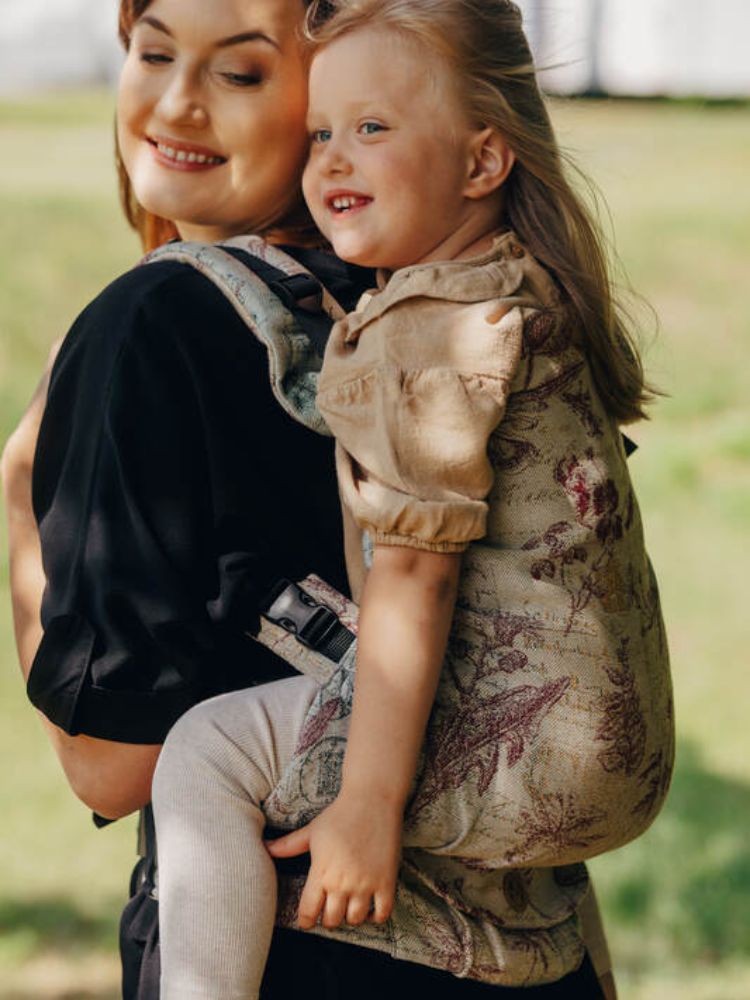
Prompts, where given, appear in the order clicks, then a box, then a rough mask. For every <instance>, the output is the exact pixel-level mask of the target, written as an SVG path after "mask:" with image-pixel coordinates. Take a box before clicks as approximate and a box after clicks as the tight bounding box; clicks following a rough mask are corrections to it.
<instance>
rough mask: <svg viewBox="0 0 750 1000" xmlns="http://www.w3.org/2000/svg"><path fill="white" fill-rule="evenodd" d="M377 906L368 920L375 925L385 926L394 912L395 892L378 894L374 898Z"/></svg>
mask: <svg viewBox="0 0 750 1000" xmlns="http://www.w3.org/2000/svg"><path fill="white" fill-rule="evenodd" d="M374 901H375V905H374V906H373V908H372V913H371V914H370V916H369V917H368V918H367V919H368V920H369V921H370V922H371V923H373V924H384V923H385V922H386V920H388V918H389V917H390V915H391V913H392V912H393V901H394V894H393V892H376V893H375V897H374Z"/></svg>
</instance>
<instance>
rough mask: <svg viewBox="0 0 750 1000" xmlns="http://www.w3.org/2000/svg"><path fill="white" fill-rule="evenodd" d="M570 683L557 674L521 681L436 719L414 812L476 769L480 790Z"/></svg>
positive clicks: (515, 755)
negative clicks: (548, 678)
mask: <svg viewBox="0 0 750 1000" xmlns="http://www.w3.org/2000/svg"><path fill="white" fill-rule="evenodd" d="M569 685H570V678H569V677H561V678H559V679H558V680H555V681H550V682H549V683H547V684H542V685H540V686H539V687H536V686H534V685H532V684H524V685H521V686H520V687H516V688H512V689H511V690H509V691H506V692H504V693H503V694H497V695H492V696H491V697H489V698H481V699H476V700H473V699H466V701H464V703H463V704H462V705H461V706H459V707H457V708H456V709H455V710H454V711H453V712H452V714H451V715H449V716H448V717H447V718H446V719H445V720H438V721H436V723H435V725H434V726H433V727H432V729H431V730H430V731H429V734H428V740H427V744H426V748H425V749H426V753H425V756H426V766H425V772H424V775H423V778H422V782H421V785H420V788H419V791H418V793H417V796H416V797H415V799H414V801H413V803H412V807H411V811H412V814H413V815H416V814H417V813H418V812H420V811H421V810H422V809H424V808H426V807H427V806H428V805H430V804H431V803H432V802H434V801H435V800H436V799H437V798H438V797H439V796H440V794H441V793H443V792H445V791H447V790H448V789H456V788H459V787H460V786H461V785H462V784H463V783H464V782H465V781H466V780H467V779H468V777H469V775H470V774H471V773H472V772H473V771H476V772H477V775H478V781H477V793H478V794H479V795H483V794H484V793H485V792H486V791H487V789H488V788H489V786H490V784H491V783H492V779H493V778H494V777H495V774H496V773H497V770H498V767H499V766H500V753H501V749H502V748H503V747H504V748H505V752H506V765H507V767H509V768H510V767H513V766H514V764H517V763H518V761H519V760H520V759H521V757H522V756H523V753H524V751H525V749H526V744H527V742H529V741H531V740H532V739H533V738H534V737H535V736H536V733H537V731H538V729H539V725H540V723H541V721H542V720H543V719H544V717H545V716H546V715H547V713H548V712H549V711H550V709H551V708H552V706H553V705H554V704H555V703H556V702H558V701H559V700H560V698H562V696H563V694H564V693H565V691H566V690H567V689H568V687H569Z"/></svg>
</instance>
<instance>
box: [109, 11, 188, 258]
mask: <svg viewBox="0 0 750 1000" xmlns="http://www.w3.org/2000/svg"><path fill="white" fill-rule="evenodd" d="M150 3H151V0H120V15H119V25H118V30H119V35H120V41H121V42H122V44H123V46H124V48H125V51H126V52H127V50H128V49H129V48H130V36H131V34H132V33H133V26H134V24H135V22H136V21H137V20H138V18H139V17H140V16H141V15H142V14H143V13H144V12H145V10H146V8H147V7H148V6H149V4H150ZM115 164H116V166H117V179H118V183H119V188H120V203H121V204H122V210H123V212H124V213H125V218H126V219H127V220H128V222H129V223H130V225H131V226H132V227H133V229H135V231H136V232H137V233H138V235H139V236H140V238H141V243H142V244H143V249H144V250H146V251H148V250H153V249H154V248H155V247H158V246H161V244H162V243H166V242H167V241H168V240H172V239H174V238H175V237H176V236H177V229H176V228H175V225H174V223H173V222H170V221H169V220H168V219H162V218H161V216H158V215H154V214H153V213H151V212H147V211H146V209H145V208H144V207H143V206H142V205H141V204H140V203H139V201H138V199H137V198H136V196H135V194H134V193H133V185H132V184H131V183H130V178H129V177H128V173H127V171H126V170H125V164H124V163H123V162H122V157H121V156H120V149H119V146H118V145H117V142H115Z"/></svg>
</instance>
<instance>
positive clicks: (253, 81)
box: [219, 70, 263, 87]
mask: <svg viewBox="0 0 750 1000" xmlns="http://www.w3.org/2000/svg"><path fill="white" fill-rule="evenodd" d="M219 75H220V76H221V77H222V79H224V80H226V82H227V83H229V84H231V85H232V86H233V87H257V86H259V85H260V84H261V83H263V74H262V73H260V72H258V71H257V70H256V71H255V72H251V73H233V72H229V71H224V72H222V73H220V74H219Z"/></svg>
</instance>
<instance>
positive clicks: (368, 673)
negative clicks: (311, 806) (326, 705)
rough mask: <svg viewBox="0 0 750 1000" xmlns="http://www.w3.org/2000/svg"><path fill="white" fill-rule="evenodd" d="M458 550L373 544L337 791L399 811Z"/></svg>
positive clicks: (426, 706)
mask: <svg viewBox="0 0 750 1000" xmlns="http://www.w3.org/2000/svg"><path fill="white" fill-rule="evenodd" d="M460 563H461V557H460V555H453V554H450V555H447V554H443V553H434V552H424V551H419V550H416V549H406V548H398V547H386V546H382V547H378V548H376V550H375V557H374V561H373V566H372V569H371V570H370V573H369V575H368V577H367V582H366V584H365V589H364V593H363V597H362V605H361V611H360V624H359V642H358V654H357V672H356V679H355V688H354V706H353V710H352V719H351V727H350V732H349V738H348V741H347V750H346V756H345V759H344V769H343V775H342V796H344V797H348V796H350V795H356V796H361V795H363V794H364V795H367V796H368V797H372V798H373V799H377V800H378V801H379V802H380V803H381V804H382V805H383V806H386V807H387V806H388V805H391V806H392V807H393V808H394V809H396V810H402V809H403V807H404V804H405V802H406V799H407V797H408V795H409V791H410V789H411V786H412V782H413V779H414V772H415V770H416V764H417V759H418V756H419V751H420V748H421V746H422V741H423V739H424V732H425V728H426V725H427V720H428V718H429V715H430V710H431V708H432V703H433V700H434V697H435V689H436V687H437V683H438V679H439V676H440V670H441V667H442V664H443V658H444V655H445V647H446V643H447V640H448V634H449V631H450V626H451V619H452V617H453V608H454V604H455V599H456V588H457V585H458V576H459V571H460Z"/></svg>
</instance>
